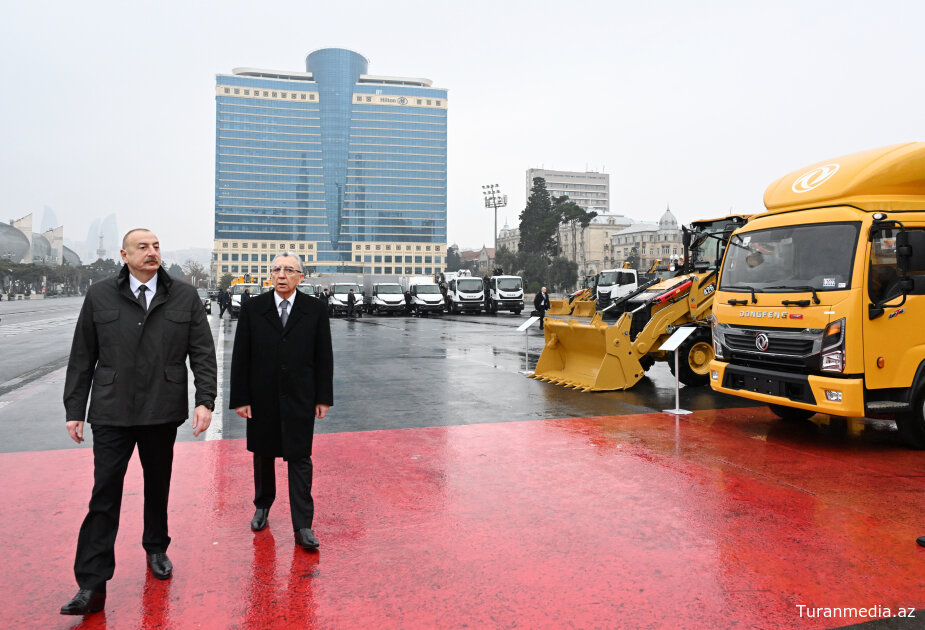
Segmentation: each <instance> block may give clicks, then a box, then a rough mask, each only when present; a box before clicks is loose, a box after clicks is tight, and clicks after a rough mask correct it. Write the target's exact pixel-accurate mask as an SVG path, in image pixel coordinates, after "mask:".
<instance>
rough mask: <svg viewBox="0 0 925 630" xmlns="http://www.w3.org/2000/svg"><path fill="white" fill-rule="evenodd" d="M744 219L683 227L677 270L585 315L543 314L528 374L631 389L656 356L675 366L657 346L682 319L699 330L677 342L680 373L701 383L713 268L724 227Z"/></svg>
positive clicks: (596, 387) (583, 386)
mask: <svg viewBox="0 0 925 630" xmlns="http://www.w3.org/2000/svg"><path fill="white" fill-rule="evenodd" d="M747 220H748V217H747V216H744V215H731V216H727V217H723V218H720V219H711V220H704V221H696V222H694V223H692V224H691V226H690V228H684V250H685V251H684V258H685V260H686V261H688V262H687V263H686V264H685V265H684V266H683V267H681V268H680V269H679V270H678V273H677V274H676V275H675V277H673V278H671V279H668V280H664V281H659V280H658V279H653V280H649V281H648V282H645V283H643V284H642V285H640V286H639V287H637V289H636V290H635V291H634V292H632V293H630V294H628V295H625V296H622V297H620V298H617V299H615V300H613V301H612V302H611V304H610V305H609V306H608V307H607V308H606V309H605V310H604V311H601V312H597V313H595V315H594V317H593V318H592V319H591V321H590V322H582V321H578V320H575V319H567V320H561V319H556V318H546V321H545V324H546V325H545V346H544V348H543V352H542V354H541V355H540V358H539V361H538V362H537V364H536V369H535V371H534V373H533V374H531V377H532V378H536V379H540V380H542V381H546V382H550V383H555V384H558V385H565V386H567V387H573V388H575V389H580V390H582V391H586V392H587V391H608V390H615V389H629V388H630V387H632V386H633V385H635V384H636V383H638V382H639V381H640V380H641V379H642V377H643V376H644V375H645V372H646V370H648V369H649V368H650V367H652V365H653V364H654V363H655V361H668V363H669V367H670V369H671V371H672V373H673V372H674V353H672V352H665V351H662V350H659V347H660V346H661V345H662V344H663V343H664V342H665V341H666V340H667V339H668V337H670V336H671V335H672V334H673V333H674V332H675V330H677V329H678V328H679V327H681V326H694V327H696V332H694V333H693V334H691V335H690V336H689V337H688V338H687V340H686V341H685V342H684V343H683V344H682V345H681V346H680V347H679V348H678V350H677V352H678V353H679V357H678V359H679V360H678V370H679V372H678V378H679V380H680V381H681V382H682V383H684V384H685V385H706V384H707V382H708V380H709V375H708V372H709V364H710V361H711V360H712V358H713V344H712V340H711V338H710V321H709V320H710V316H711V312H712V306H713V294H714V292H715V290H716V274H717V270H718V268H719V264H720V262H721V260H722V254H723V250H724V248H725V246H726V242H727V240H728V238H729V235H730V234H731V233H732V231H733V230H734V229H735V228H736V227H738V226H740V225H743V224H745V222H746V221H747ZM607 320H616V321H614V323H612V324H611V323H608V321H607Z"/></svg>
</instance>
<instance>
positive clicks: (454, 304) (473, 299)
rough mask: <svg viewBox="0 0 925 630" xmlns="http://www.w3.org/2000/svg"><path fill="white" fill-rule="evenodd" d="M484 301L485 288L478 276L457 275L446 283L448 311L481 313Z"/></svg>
mask: <svg viewBox="0 0 925 630" xmlns="http://www.w3.org/2000/svg"><path fill="white" fill-rule="evenodd" d="M484 302H485V290H484V288H483V287H482V281H481V280H480V279H479V278H472V277H457V278H453V279H451V280H450V281H448V282H447V283H446V310H447V312H448V313H462V312H466V313H476V314H477V313H481V312H482V308H484V306H485V304H484Z"/></svg>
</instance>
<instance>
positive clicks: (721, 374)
mask: <svg viewBox="0 0 925 630" xmlns="http://www.w3.org/2000/svg"><path fill="white" fill-rule="evenodd" d="M923 172H925V143H909V144H903V145H894V146H890V147H885V148H882V149H876V150H873V151H865V152H862V153H857V154H853V155H849V156H845V157H842V158H837V159H834V160H827V161H825V162H820V163H818V164H815V165H812V166H809V167H807V168H805V169H800V170H799V171H795V172H793V173H791V174H790V175H787V176H785V177H783V178H781V179H780V180H778V181H777V182H775V183H774V184H772V185H771V186H770V187H769V188H768V190H767V192H766V193H765V206H766V207H767V211H766V212H764V213H762V214H759V215H755V216H754V217H752V219H751V221H749V223H748V224H746V225H745V226H744V227H742V228H740V229H738V230H736V231H735V232H734V233H733V234H732V236H731V238H730V240H729V244H728V246H727V248H726V251H725V256H724V259H723V265H722V269H721V273H720V278H719V284H718V287H717V293H716V298H715V302H714V306H713V345H714V354H715V359H714V360H713V362H712V363H711V364H710V384H711V386H712V387H713V389H715V390H717V391H721V392H724V393H728V394H733V395H737V396H742V397H744V398H749V399H752V400H758V401H761V402H765V403H767V404H768V405H769V407H770V408H771V410H772V411H773V412H774V413H775V414H777V415H778V416H780V417H783V418H808V417H810V416H812V415H814V414H816V413H823V414H827V415H831V416H840V417H886V418H892V419H895V420H896V423H897V427H898V428H899V432H900V435H901V436H902V438H903V439H904V440H905V441H906V443H908V444H909V445H911V446H913V447H915V448H925V413H923V411H925V409H923V405H925V327H923V326H922V325H921V322H922V320H923V317H925V180H923V177H922V173H923Z"/></svg>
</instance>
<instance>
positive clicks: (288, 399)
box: [229, 252, 334, 549]
mask: <svg viewBox="0 0 925 630" xmlns="http://www.w3.org/2000/svg"><path fill="white" fill-rule="evenodd" d="M271 274H272V275H271V277H272V279H273V284H274V287H275V290H274V291H273V292H268V293H263V294H261V295H259V296H256V297H254V298H253V299H251V300H250V301H248V302H247V304H246V305H244V306H243V307H242V308H241V314H240V315H239V316H238V328H237V331H236V332H235V337H234V351H233V354H232V359H231V396H230V401H229V406H230V407H231V408H232V409H234V410H235V412H236V413H237V414H238V415H239V416H241V417H242V418H247V450H249V451H251V452H252V453H253V454H254V506H255V507H256V508H257V509H256V511H255V513H254V518H253V519H252V520H251V529H252V530H254V531H260V530H262V529H263V528H265V527H266V526H267V516H268V515H269V512H270V506H271V505H273V500H274V499H275V498H276V475H275V473H274V466H275V461H276V458H277V457H282V458H283V459H285V460H286V461H287V462H288V464H289V506H290V512H291V517H292V528H293V530H294V531H295V540H296V543H297V544H298V545H300V546H301V547H303V548H305V549H317V548H318V539H317V538H316V537H315V533H314V532H313V531H312V520H313V519H314V514H315V504H314V501H313V499H312V494H311V490H312V459H311V455H312V437H313V434H314V430H315V418H318V419H321V418H324V417H325V415H326V414H327V412H328V409H330V408H331V406H332V405H333V404H334V384H333V381H334V355H333V351H332V349H331V327H330V322H329V320H328V313H327V310H326V309H325V308H324V305H323V304H322V303H321V302H320V301H319V300H316V299H315V298H313V297H309V296H308V295H305V294H304V293H302V292H301V291H297V290H296V287H298V286H299V283H300V282H301V281H302V279H303V278H304V277H305V276H304V275H303V274H302V263H301V260H300V259H299V256H298V254H296V253H294V252H284V253H281V254H279V255H278V256H277V257H276V258H275V259H274V260H273V263H272V264H271Z"/></svg>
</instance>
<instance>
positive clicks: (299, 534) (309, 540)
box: [295, 527, 318, 551]
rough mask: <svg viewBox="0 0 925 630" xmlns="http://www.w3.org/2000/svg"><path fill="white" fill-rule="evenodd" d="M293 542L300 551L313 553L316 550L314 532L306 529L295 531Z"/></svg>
mask: <svg viewBox="0 0 925 630" xmlns="http://www.w3.org/2000/svg"><path fill="white" fill-rule="evenodd" d="M295 542H296V544H297V545H299V546H300V547H302V549H308V550H309V551H313V550H315V549H317V548H318V539H317V538H315V532H313V531H312V530H311V529H310V528H308V527H303V528H302V529H297V530H296V532H295Z"/></svg>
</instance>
